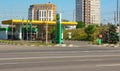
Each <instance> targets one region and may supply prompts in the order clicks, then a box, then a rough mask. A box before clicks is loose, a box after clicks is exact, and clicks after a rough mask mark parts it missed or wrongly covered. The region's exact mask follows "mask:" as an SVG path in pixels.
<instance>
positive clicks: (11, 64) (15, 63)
mask: <svg viewBox="0 0 120 71" xmlns="http://www.w3.org/2000/svg"><path fill="white" fill-rule="evenodd" d="M13 64H18V63H0V65H13Z"/></svg>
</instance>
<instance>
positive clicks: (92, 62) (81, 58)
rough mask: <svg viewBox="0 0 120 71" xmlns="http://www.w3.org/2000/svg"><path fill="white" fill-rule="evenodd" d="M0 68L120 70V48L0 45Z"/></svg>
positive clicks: (12, 70)
mask: <svg viewBox="0 0 120 71" xmlns="http://www.w3.org/2000/svg"><path fill="white" fill-rule="evenodd" d="M0 71H120V48H112V47H110V48H107V47H97V46H94V47H93V46H80V47H77V48H72V47H70V48H67V47H62V48H59V47H45V48H44V47H43V48H41V47H33V46H20V45H19V46H17V45H0Z"/></svg>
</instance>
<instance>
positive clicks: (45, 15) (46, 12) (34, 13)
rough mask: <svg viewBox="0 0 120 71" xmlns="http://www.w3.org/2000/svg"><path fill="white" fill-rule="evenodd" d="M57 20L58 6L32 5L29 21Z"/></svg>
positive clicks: (49, 4) (50, 4)
mask: <svg viewBox="0 0 120 71" xmlns="http://www.w3.org/2000/svg"><path fill="white" fill-rule="evenodd" d="M55 18H56V5H54V4H52V3H50V2H49V3H48V4H34V5H31V6H30V8H29V12H28V19H30V20H41V21H45V20H48V21H53V20H55Z"/></svg>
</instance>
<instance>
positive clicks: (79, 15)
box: [76, 0, 100, 25]
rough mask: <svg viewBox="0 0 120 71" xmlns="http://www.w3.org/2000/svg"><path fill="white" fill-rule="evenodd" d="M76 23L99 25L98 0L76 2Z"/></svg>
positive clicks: (77, 0) (79, 0)
mask: <svg viewBox="0 0 120 71" xmlns="http://www.w3.org/2000/svg"><path fill="white" fill-rule="evenodd" d="M76 21H83V22H85V23H86V24H98V25H99V24H100V0H76Z"/></svg>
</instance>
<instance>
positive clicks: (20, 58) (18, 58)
mask: <svg viewBox="0 0 120 71" xmlns="http://www.w3.org/2000/svg"><path fill="white" fill-rule="evenodd" d="M115 56H120V55H86V56H46V57H17V58H0V60H25V59H52V58H83V57H115Z"/></svg>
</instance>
